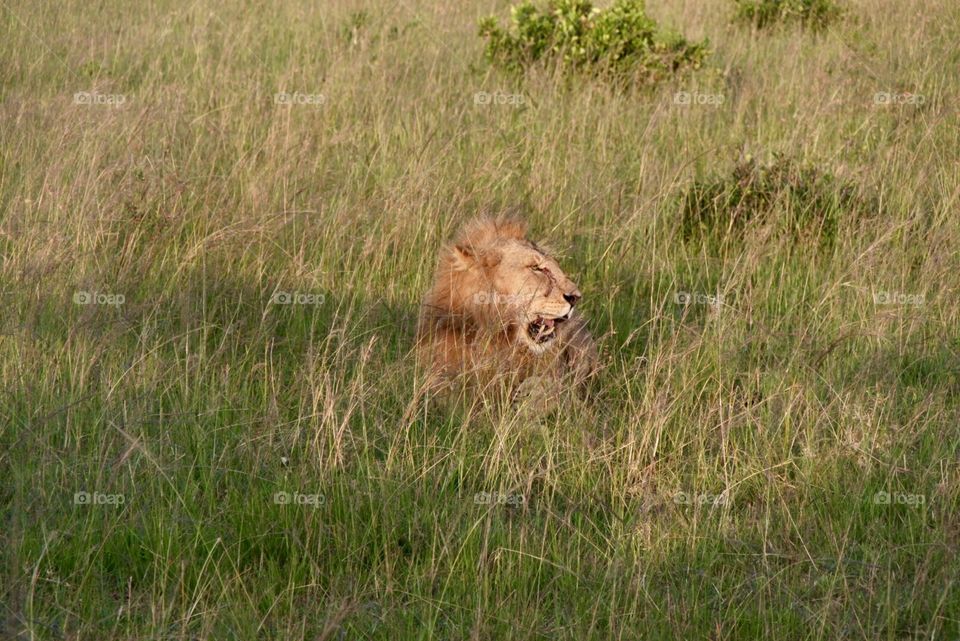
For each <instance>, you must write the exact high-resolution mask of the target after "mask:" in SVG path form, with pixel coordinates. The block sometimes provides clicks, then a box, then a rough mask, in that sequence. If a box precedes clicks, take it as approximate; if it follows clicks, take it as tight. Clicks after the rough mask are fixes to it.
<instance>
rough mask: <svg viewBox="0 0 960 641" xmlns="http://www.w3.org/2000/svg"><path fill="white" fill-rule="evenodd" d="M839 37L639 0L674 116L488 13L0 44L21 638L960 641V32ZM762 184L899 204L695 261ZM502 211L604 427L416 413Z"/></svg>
mask: <svg viewBox="0 0 960 641" xmlns="http://www.w3.org/2000/svg"><path fill="white" fill-rule="evenodd" d="M845 4H846V5H847V6H848V8H849V9H850V14H849V16H848V17H847V19H845V20H843V21H841V22H839V23H837V24H836V25H835V26H834V27H832V28H830V29H827V30H826V31H824V32H822V33H820V34H818V35H813V34H811V33H809V31H804V30H799V29H798V30H791V29H782V30H772V31H769V32H756V33H754V32H747V31H744V30H743V29H741V28H738V27H736V26H735V25H731V24H730V4H729V2H728V0H709V1H703V0H682V1H680V2H674V3H660V2H657V3H654V2H651V3H650V4H649V6H648V11H649V14H650V16H651V18H652V19H654V20H656V22H657V24H659V25H662V26H664V27H666V28H670V29H676V30H677V31H679V32H681V33H683V34H684V35H685V36H686V37H688V38H690V39H691V40H692V41H700V40H703V39H708V40H709V42H710V47H711V50H712V54H711V57H710V59H709V60H708V62H707V63H706V66H705V68H703V69H701V70H699V71H697V72H695V73H693V74H692V75H689V76H685V77H684V78H678V79H675V80H668V81H665V82H663V83H662V84H660V85H658V86H656V87H653V88H651V87H642V88H641V87H635V88H630V87H622V86H617V87H614V86H611V85H610V84H608V83H606V82H604V81H603V80H602V79H590V78H589V77H586V76H584V77H582V78H578V80H577V81H576V82H575V83H571V82H569V81H568V80H566V79H560V78H559V77H557V75H556V74H554V73H553V72H552V71H551V70H550V69H547V68H531V69H529V70H528V71H527V72H525V73H524V74H523V75H521V76H517V75H511V74H507V73H504V72H501V71H498V70H497V69H495V68H491V67H489V66H488V65H486V64H485V63H484V62H483V54H484V42H483V39H482V38H480V37H478V36H477V33H476V25H477V21H478V20H479V19H480V18H481V17H483V16H486V15H491V14H496V15H506V13H507V10H508V6H507V4H506V3H504V2H488V1H485V2H479V3H473V2H469V3H468V2H463V3H449V2H438V1H433V0H416V1H412V2H402V3H390V4H384V3H371V2H360V1H352V0H350V1H348V0H335V1H333V2H328V3H319V4H317V3H313V4H311V3H302V2H292V1H288V0H282V1H280V2H275V3H242V4H241V3H237V2H226V3H217V4H214V3H210V2H206V1H205V0H199V1H198V2H195V3H192V4H190V3H174V2H168V1H161V2H156V3H141V4H137V5H136V6H134V5H131V4H127V3H116V2H102V1H94V2H90V1H89V0H87V1H84V2H78V1H76V0H68V1H67V2H64V3H58V4H52V3H38V2H26V1H25V0H14V1H13V2H7V3H4V4H2V5H0V79H2V82H0V473H2V475H0V480H2V482H0V506H2V507H0V510H2V512H0V514H2V521H0V561H2V562H0V638H4V639H6V638H11V639H12V638H23V639H97V640H109V639H137V640H143V639H156V640H161V639H163V640H166V639H171V640H173V639H184V640H186V639H238V640H245V639H261V638H262V639H311V640H313V639H341V638H342V639H385V640H392V639H467V638H473V639H500V638H503V639H535V638H536V639H539V638H550V639H554V638H561V639H611V638H618V639H638V638H644V639H700V638H702V639H757V638H765V639H786V640H794V639H824V640H831V641H832V640H834V639H891V640H892V639H907V638H909V639H921V638H923V639H950V638H957V637H958V636H960V594H958V586H957V577H958V576H960V562H958V561H957V558H958V556H957V552H958V546H960V538H958V532H960V516H958V515H960V510H958V497H960V470H958V466H957V463H958V460H960V451H958V443H960V440H958V429H957V426H958V424H960V423H958V418H960V340H958V338H957V337H958V336H960V270H958V269H957V267H958V264H960V263H958V254H957V247H958V246H960V219H958V218H957V216H956V211H957V205H958V199H960V174H958V173H957V171H956V167H957V165H958V162H960V129H958V128H957V127H956V126H955V118H956V99H957V96H958V93H960V66H958V65H957V62H958V57H957V53H956V46H955V43H956V42H957V41H958V39H960V19H958V18H960V12H958V9H957V7H956V5H955V3H953V2H949V1H947V0H934V1H933V2H930V3H926V4H924V5H923V6H922V7H919V6H917V5H914V4H910V3H890V2H886V1H884V0H857V1H855V2H849V3H845ZM80 92H88V93H90V94H94V97H93V98H92V99H91V101H92V102H94V103H95V104H76V103H75V102H74V94H77V93H80ZM298 92H299V93H298ZM480 92H484V93H486V94H488V95H502V94H505V95H507V96H508V97H510V96H513V97H516V96H518V95H519V96H522V100H520V99H512V100H501V101H497V100H493V101H490V100H478V99H477V94H478V93H480ZM678 92H687V93H690V94H696V95H706V96H718V95H722V96H723V100H722V101H721V100H710V101H701V102H699V103H698V101H697V100H695V99H694V100H692V101H691V102H690V103H689V104H678V102H677V101H676V100H675V96H676V94H677V93H678ZM908 92H909V93H911V94H914V95H922V96H923V97H924V99H923V100H922V101H916V100H899V101H898V100H892V101H886V102H885V103H884V104H877V103H876V101H875V96H876V94H878V93H887V94H891V95H897V96H902V95H905V94H907V93H908ZM281 93H285V94H287V95H288V96H289V98H288V99H287V100H288V101H290V102H294V103H295V104H278V103H277V101H276V99H275V95H276V94H281ZM98 96H99V97H98ZM108 96H123V97H124V101H123V104H122V105H120V106H119V107H117V106H112V105H110V104H99V103H103V102H106V101H108V98H107V97H108ZM281 100H284V98H281ZM113 102H116V100H113ZM300 103H303V104H300ZM743 150H747V151H748V152H749V153H752V154H753V155H754V156H755V157H758V158H767V157H774V156H776V155H778V154H779V155H782V156H784V157H789V158H791V159H793V161H794V162H796V163H797V165H796V166H797V167H812V168H814V169H816V170H817V172H818V174H817V175H823V176H830V177H832V179H831V181H828V182H827V183H822V184H821V183H816V184H817V185H820V187H817V189H820V188H821V187H822V188H823V190H824V192H825V193H819V192H818V193H817V194H815V196H816V197H817V198H822V199H821V200H817V199H816V198H815V199H814V200H813V201H812V202H827V203H834V204H836V203H839V202H840V200H838V196H839V194H840V191H837V190H841V191H842V190H843V189H846V188H847V187H849V188H850V189H852V190H853V191H854V193H856V194H858V195H863V196H864V197H865V198H866V197H867V196H869V198H870V199H875V200H867V201H865V202H875V203H876V206H875V207H872V208H871V210H870V212H869V215H863V216H861V215H853V214H849V212H848V209H847V208H844V207H842V206H836V207H834V208H832V209H830V212H829V213H830V216H831V221H832V223H831V224H832V227H831V234H832V236H831V238H832V241H831V242H830V243H829V244H824V243H821V242H818V238H817V237H816V236H815V235H809V234H789V233H781V232H782V231H783V230H786V229H790V228H791V221H792V220H794V219H793V218H792V216H793V215H794V214H795V211H793V210H792V209H791V207H790V206H785V207H783V208H778V207H777V206H772V207H769V208H767V209H766V210H765V211H764V212H763V215H762V216H761V217H758V218H755V219H751V222H750V223H748V224H744V225H743V228H742V230H741V232H739V233H738V236H737V239H736V242H735V243H726V244H719V245H718V244H715V243H710V242H700V241H697V240H696V239H695V238H693V237H691V238H688V239H684V238H683V235H682V233H679V232H680V231H681V229H682V223H683V215H684V214H683V208H682V204H683V202H684V199H683V195H684V194H687V193H690V191H691V189H694V188H695V186H696V185H701V184H704V183H703V181H704V180H708V181H709V179H710V177H716V176H720V177H721V178H722V177H724V176H729V175H731V174H730V168H731V159H732V158H736V156H737V154H738V153H741V152H743ZM834 179H835V180H834ZM721 184H723V183H721ZM824 185H826V186H824ZM844 193H847V192H844ZM777 194H778V197H782V196H783V194H782V193H779V192H777ZM788 201H789V198H787V201H782V202H788ZM774 202H781V201H777V200H776V198H774ZM789 202H792V201H789ZM789 202H788V205H789ZM794 204H796V203H794ZM801 204H802V203H801ZM507 207H510V208H517V209H518V210H519V211H522V212H524V213H525V215H526V216H527V217H528V218H529V221H530V223H531V226H532V228H533V230H534V235H535V237H536V238H538V239H542V240H545V241H549V243H550V244H551V245H552V246H555V247H557V248H558V250H559V251H560V252H561V253H562V260H561V263H562V264H563V265H564V267H565V269H566V270H567V271H568V272H569V273H570V274H572V275H574V276H575V277H576V279H577V282H578V284H579V286H580V289H581V290H582V291H583V292H584V294H585V297H584V300H583V303H582V309H583V311H584V313H585V315H587V316H588V317H589V319H590V327H591V330H592V331H593V333H594V335H595V336H597V337H598V340H599V343H600V346H601V351H602V355H603V361H604V364H605V370H604V372H603V374H602V376H601V379H600V381H599V382H598V390H597V395H596V398H595V400H594V401H593V402H592V403H590V404H588V405H585V406H582V407H576V408H574V409H573V410H571V411H570V412H566V413H563V414H554V415H550V416H546V417H543V418H541V419H538V420H534V419H531V418H529V417H522V416H511V415H506V416H499V417H491V416H488V415H484V414H483V413H473V414H471V413H466V412H460V411H453V412H450V413H446V412H443V411H440V410H439V409H438V408H436V407H435V406H433V405H432V404H427V405H423V404H420V403H417V402H416V398H417V395H418V392H419V390H420V384H421V378H420V377H419V375H418V373H417V371H416V366H415V365H416V364H415V363H414V359H413V358H412V356H411V353H410V349H411V341H412V337H413V324H414V322H415V317H416V309H417V304H418V300H419V298H420V297H421V295H422V294H423V292H424V291H425V290H426V288H427V286H428V284H429V279H430V277H431V270H432V267H433V263H434V260H435V255H436V251H437V249H438V247H439V246H440V244H441V243H442V242H443V241H444V239H445V238H447V237H449V236H450V235H451V234H452V233H453V231H454V230H455V229H456V227H457V226H458V225H459V224H460V223H461V222H462V221H464V220H465V219H467V218H469V217H470V216H472V215H474V214H476V213H478V212H481V211H488V210H491V209H497V208H507ZM715 213H718V215H720V216H721V218H719V219H720V220H722V215H723V214H724V212H723V211H719V212H715ZM727 213H729V212H727ZM78 292H93V293H100V294H104V295H122V296H123V297H124V301H123V304H121V305H117V306H110V305H99V304H92V305H81V304H77V303H76V302H74V297H75V294H77V293H78ZM278 292H289V293H301V294H311V295H315V296H316V300H317V302H316V304H310V305H276V304H271V303H270V301H271V298H272V297H274V296H275V295H276V294H277V293H278ZM681 294H688V295H689V296H682V295H681ZM707 297H712V298H711V299H710V300H715V301H721V304H708V303H707V302H706V301H707V300H708V299H707ZM321 298H322V302H321ZM678 300H686V301H687V302H686V304H679V303H678V302H677V301H678ZM79 492H89V493H91V494H92V493H98V496H100V495H110V496H113V495H120V496H121V497H122V504H120V505H114V504H76V503H75V502H74V496H75V494H76V493H79ZM281 492H286V493H289V494H290V495H292V494H294V493H298V494H299V495H306V496H307V497H309V498H307V499H304V500H305V501H309V503H307V504H296V503H293V502H291V503H287V504H281V503H277V502H275V495H277V494H278V493H281ZM882 492H885V493H887V494H888V495H890V496H892V497H893V498H892V499H891V500H889V501H884V500H880V501H878V500H877V498H876V497H877V495H878V493H882ZM481 493H487V494H494V493H497V496H500V495H504V496H506V497H510V499H511V500H510V501H506V500H504V501H502V502H498V501H493V502H490V503H478V502H476V501H475V497H476V495H478V494H481ZM679 493H683V495H684V496H686V497H688V498H689V499H690V500H689V501H688V502H683V501H679V500H678V499H679ZM881 496H884V495H882V494H881ZM517 497H522V498H517ZM718 497H723V498H722V500H720V499H719V498H718ZM120 500H121V499H120V498H118V499H116V501H118V502H119V501H120Z"/></svg>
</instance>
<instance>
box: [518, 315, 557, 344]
mask: <svg viewBox="0 0 960 641" xmlns="http://www.w3.org/2000/svg"><path fill="white" fill-rule="evenodd" d="M564 320H566V319H565V318H544V317H543V316H537V318H536V320H534V321H533V322H532V323H530V324H529V325H527V334H529V335H530V338H532V339H533V342H534V343H537V344H543V343H549V342H550V341H552V340H553V339H554V338H556V337H557V325H559V324H560V323H562V322H563V321H564Z"/></svg>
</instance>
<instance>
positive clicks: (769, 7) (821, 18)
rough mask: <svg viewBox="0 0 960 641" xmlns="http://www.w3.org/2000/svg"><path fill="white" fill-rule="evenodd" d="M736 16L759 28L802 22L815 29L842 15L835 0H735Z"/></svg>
mask: <svg viewBox="0 0 960 641" xmlns="http://www.w3.org/2000/svg"><path fill="white" fill-rule="evenodd" d="M733 1H734V2H735V3H736V5H737V13H736V16H737V18H738V19H740V20H741V21H743V22H749V23H750V24H752V25H754V26H756V27H757V28H763V27H767V26H770V25H774V24H777V23H781V22H800V23H801V24H803V25H804V26H805V27H810V28H812V29H815V30H819V29H823V28H825V27H827V26H828V25H829V24H830V23H831V22H833V21H834V20H836V19H837V18H839V17H840V13H841V12H840V8H839V7H838V6H837V4H836V3H835V2H834V1H833V0H733Z"/></svg>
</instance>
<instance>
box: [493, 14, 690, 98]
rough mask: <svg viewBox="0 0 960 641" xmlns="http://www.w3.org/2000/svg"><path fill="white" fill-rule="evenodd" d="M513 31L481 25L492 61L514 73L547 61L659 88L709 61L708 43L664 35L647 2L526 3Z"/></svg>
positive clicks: (513, 16) (513, 19) (515, 18)
mask: <svg viewBox="0 0 960 641" xmlns="http://www.w3.org/2000/svg"><path fill="white" fill-rule="evenodd" d="M511 27H512V28H509V29H504V28H502V27H501V26H500V25H499V24H498V23H497V20H496V18H495V17H493V16H491V17H488V18H485V19H484V20H482V21H481V22H480V35H481V36H484V37H486V38H487V48H486V56H487V59H488V60H490V61H491V62H493V63H494V64H498V65H500V66H503V67H505V68H507V69H510V70H513V71H520V70H522V69H524V68H525V67H527V66H528V65H529V64H531V63H534V62H537V61H541V60H542V61H545V62H552V63H556V64H559V65H561V66H562V67H563V69H565V70H589V71H590V72H592V73H597V74H614V75H626V74H634V73H636V74H639V75H640V76H641V78H642V79H643V80H644V81H647V82H656V81H658V80H660V79H662V78H664V77H666V76H668V75H670V74H673V73H676V72H678V71H680V70H682V69H696V68H699V67H700V65H701V64H702V62H703V60H704V58H705V57H706V55H707V48H706V42H697V43H691V42H688V41H687V40H686V39H684V38H683V37H682V36H680V35H679V34H676V33H670V32H665V31H661V30H660V29H659V28H658V27H657V24H656V23H655V22H654V21H653V20H651V19H650V18H649V17H647V15H646V12H645V11H644V5H643V1H642V0H616V2H615V3H614V4H613V5H612V6H611V7H610V8H608V9H605V10H601V9H597V8H595V7H593V6H592V5H591V4H590V2H587V1H586V0H550V2H549V3H548V4H547V6H546V8H545V9H538V8H537V7H536V6H534V5H533V4H532V3H531V2H523V3H521V4H519V5H516V6H514V7H513V8H512V9H511Z"/></svg>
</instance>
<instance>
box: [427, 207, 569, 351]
mask: <svg viewBox="0 0 960 641" xmlns="http://www.w3.org/2000/svg"><path fill="white" fill-rule="evenodd" d="M580 298H581V293H580V290H579V289H578V288H577V286H576V284H575V283H574V282H573V281H572V280H570V279H569V278H568V277H567V275H566V274H565V273H564V272H563V269H561V267H560V265H559V264H558V263H557V261H556V260H554V259H553V258H551V257H550V256H549V255H548V253H547V252H546V251H545V250H543V249H542V248H540V247H538V246H537V245H536V244H535V243H533V242H531V241H529V240H527V238H526V227H525V226H524V225H523V224H522V223H520V222H517V221H514V220H494V219H490V218H481V219H478V220H475V221H473V222H472V223H470V224H468V225H467V226H466V227H465V228H464V230H463V232H461V234H460V236H459V237H458V238H457V239H456V240H455V241H454V242H453V243H452V244H451V245H450V246H448V247H447V248H445V250H444V251H443V253H442V255H441V259H440V265H439V268H438V274H437V282H436V283H435V285H434V289H433V291H432V292H431V293H430V295H429V296H428V297H427V302H426V304H427V306H429V307H432V308H433V312H432V314H433V315H435V317H436V316H443V315H444V314H446V315H448V316H450V317H454V318H458V319H460V320H461V322H464V323H467V324H470V325H473V326H474V327H476V328H478V329H483V330H487V331H488V332H494V333H498V334H500V335H501V336H503V337H505V338H507V339H508V340H509V341H510V342H512V343H514V344H515V345H517V346H520V347H523V348H525V349H527V350H529V351H530V352H533V353H534V354H541V353H543V352H545V351H547V350H548V349H550V347H551V345H552V344H553V343H554V342H555V341H556V338H557V337H558V335H559V334H560V333H561V332H562V330H563V324H564V323H565V322H567V321H568V320H569V319H570V318H571V314H572V313H573V311H574V307H575V305H576V304H577V302H578V301H579V300H580Z"/></svg>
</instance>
